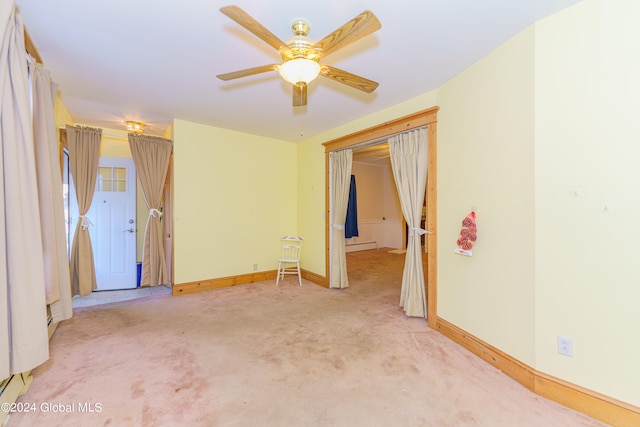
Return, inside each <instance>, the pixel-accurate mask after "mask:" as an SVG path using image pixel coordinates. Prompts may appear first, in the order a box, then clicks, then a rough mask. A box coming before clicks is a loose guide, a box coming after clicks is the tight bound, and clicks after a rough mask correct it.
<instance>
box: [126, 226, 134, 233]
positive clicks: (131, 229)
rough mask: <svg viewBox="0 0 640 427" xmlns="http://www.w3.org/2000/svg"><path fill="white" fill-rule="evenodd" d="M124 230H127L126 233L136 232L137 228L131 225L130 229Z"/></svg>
mask: <svg viewBox="0 0 640 427" xmlns="http://www.w3.org/2000/svg"><path fill="white" fill-rule="evenodd" d="M124 231H125V233H126V232H127V231H128V232H129V233H135V232H136V229H135V228H133V227H131V228H130V229H128V230H124Z"/></svg>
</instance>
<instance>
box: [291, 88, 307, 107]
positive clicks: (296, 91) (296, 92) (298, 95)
mask: <svg viewBox="0 0 640 427" xmlns="http://www.w3.org/2000/svg"><path fill="white" fill-rule="evenodd" d="M304 105H307V84H306V83H305V82H300V83H298V84H295V85H293V106H294V107H302V106H304Z"/></svg>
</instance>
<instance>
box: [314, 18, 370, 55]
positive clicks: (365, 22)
mask: <svg viewBox="0 0 640 427" xmlns="http://www.w3.org/2000/svg"><path fill="white" fill-rule="evenodd" d="M381 27H382V25H381V24H380V21H378V18H377V17H376V16H375V15H374V14H373V12H371V11H369V10H365V11H364V12H362V13H361V14H360V15H358V16H356V17H355V18H353V19H352V20H351V21H349V22H347V23H346V24H344V25H343V26H342V27H340V28H338V29H337V30H335V31H334V32H332V33H331V34H329V35H328V36H326V37H325V38H323V39H322V40H320V41H319V42H316V44H315V45H313V48H314V49H322V56H327V55H328V54H330V53H332V52H334V51H336V50H338V49H340V48H343V47H345V46H346V45H348V44H351V43H353V42H355V41H356V40H359V39H361V38H362V37H364V36H367V35H369V34H371V33H373V32H374V31H377V30H379V29H380V28H381Z"/></svg>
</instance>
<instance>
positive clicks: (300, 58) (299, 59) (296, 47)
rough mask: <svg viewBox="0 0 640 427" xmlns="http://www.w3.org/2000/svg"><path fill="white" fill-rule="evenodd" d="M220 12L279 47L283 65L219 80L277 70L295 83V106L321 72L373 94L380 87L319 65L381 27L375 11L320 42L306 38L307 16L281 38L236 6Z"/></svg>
mask: <svg viewBox="0 0 640 427" xmlns="http://www.w3.org/2000/svg"><path fill="white" fill-rule="evenodd" d="M220 12H222V13H223V14H225V15H227V16H228V17H229V18H231V19H233V20H234V21H235V22H237V23H238V24H240V25H241V26H243V27H244V28H246V29H247V30H249V31H250V32H251V33H253V34H254V35H255V36H257V37H259V38H260V39H262V40H263V41H264V42H266V43H267V44H269V45H270V46H273V47H274V48H276V49H277V50H278V51H279V52H280V55H281V56H282V61H283V62H282V63H281V64H271V65H263V66H261V67H254V68H247V69H245V70H239V71H234V72H231V73H225V74H218V75H217V76H216V77H218V78H219V79H220V80H225V81H226V80H233V79H237V78H240V77H246V76H251V75H254V74H260V73H266V72H268V71H275V70H278V72H279V73H280V75H281V76H282V78H283V79H285V80H286V81H287V82H289V83H291V84H292V85H293V106H294V107H299V106H304V105H307V84H309V82H310V81H311V80H313V79H315V78H316V77H317V76H318V75H321V76H324V77H327V78H329V79H332V80H335V81H337V82H339V83H342V84H345V85H347V86H351V87H353V88H355V89H358V90H361V91H363V92H366V93H371V92H373V91H374V90H375V89H376V88H377V87H378V83H376V82H374V81H373V80H369V79H365V78H364V77H360V76H357V75H355V74H351V73H349V72H347V71H344V70H340V69H338V68H336V67H332V66H331V65H327V64H320V59H321V58H322V57H324V56H326V55H328V54H330V53H333V52H335V51H336V50H338V49H341V48H343V47H345V46H347V45H348V44H351V43H353V42H355V41H356V40H359V39H361V38H362V37H364V36H367V35H369V34H371V33H373V32H374V31H377V30H378V29H380V27H381V25H380V21H378V18H376V16H375V15H374V14H373V12H370V11H368V10H366V11H364V12H362V13H361V14H359V15H358V16H356V17H355V18H353V19H352V20H350V21H349V22H347V23H346V24H344V25H343V26H341V27H340V28H338V29H337V30H335V31H334V32H332V33H331V34H329V35H328V36H326V37H325V38H323V39H322V40H320V41H318V42H315V41H314V40H312V39H310V38H309V37H307V34H308V33H309V23H308V22H307V21H305V20H304V19H296V20H294V21H293V23H292V24H291V29H292V31H293V34H294V35H293V36H292V37H289V38H288V39H286V40H285V41H282V40H280V39H279V38H278V37H277V36H275V35H274V34H273V33H272V32H270V31H269V30H267V29H266V28H265V27H264V26H262V25H261V24H260V23H259V22H258V21H256V20H255V19H253V18H252V17H251V16H249V15H248V14H247V13H246V12H245V11H244V10H242V9H240V8H239V7H237V6H225V7H223V8H221V9H220Z"/></svg>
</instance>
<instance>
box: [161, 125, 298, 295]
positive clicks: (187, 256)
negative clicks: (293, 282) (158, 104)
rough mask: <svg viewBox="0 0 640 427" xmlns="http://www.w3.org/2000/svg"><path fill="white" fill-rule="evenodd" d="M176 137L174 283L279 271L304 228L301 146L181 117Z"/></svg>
mask: <svg viewBox="0 0 640 427" xmlns="http://www.w3.org/2000/svg"><path fill="white" fill-rule="evenodd" d="M173 137H174V148H173V150H174V164H173V165H174V175H173V177H174V181H173V185H174V187H173V188H174V196H175V198H174V207H175V211H174V214H175V217H174V235H173V236H174V241H173V243H174V253H175V264H174V265H175V270H174V274H175V276H174V277H175V283H176V284H180V283H188V282H193V281H198V280H207V279H214V278H221V277H228V276H235V275H241V274H247V273H251V272H252V271H253V265H254V264H257V271H266V270H275V269H276V268H277V259H278V256H279V251H280V237H281V236H283V235H285V234H294V233H296V232H298V229H299V227H298V223H297V217H298V208H297V194H298V183H297V173H298V167H297V165H296V152H297V147H296V145H295V144H294V143H289V142H283V141H279V140H275V139H270V138H265V137H260V136H256V135H250V134H246V133H241V132H235V131H230V130H225V129H219V128H214V127H211V126H205V125H200V124H196V123H190V122H186V121H183V120H174V123H173ZM305 237H306V236H305ZM304 250H306V248H305V249H303V251H304Z"/></svg>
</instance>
